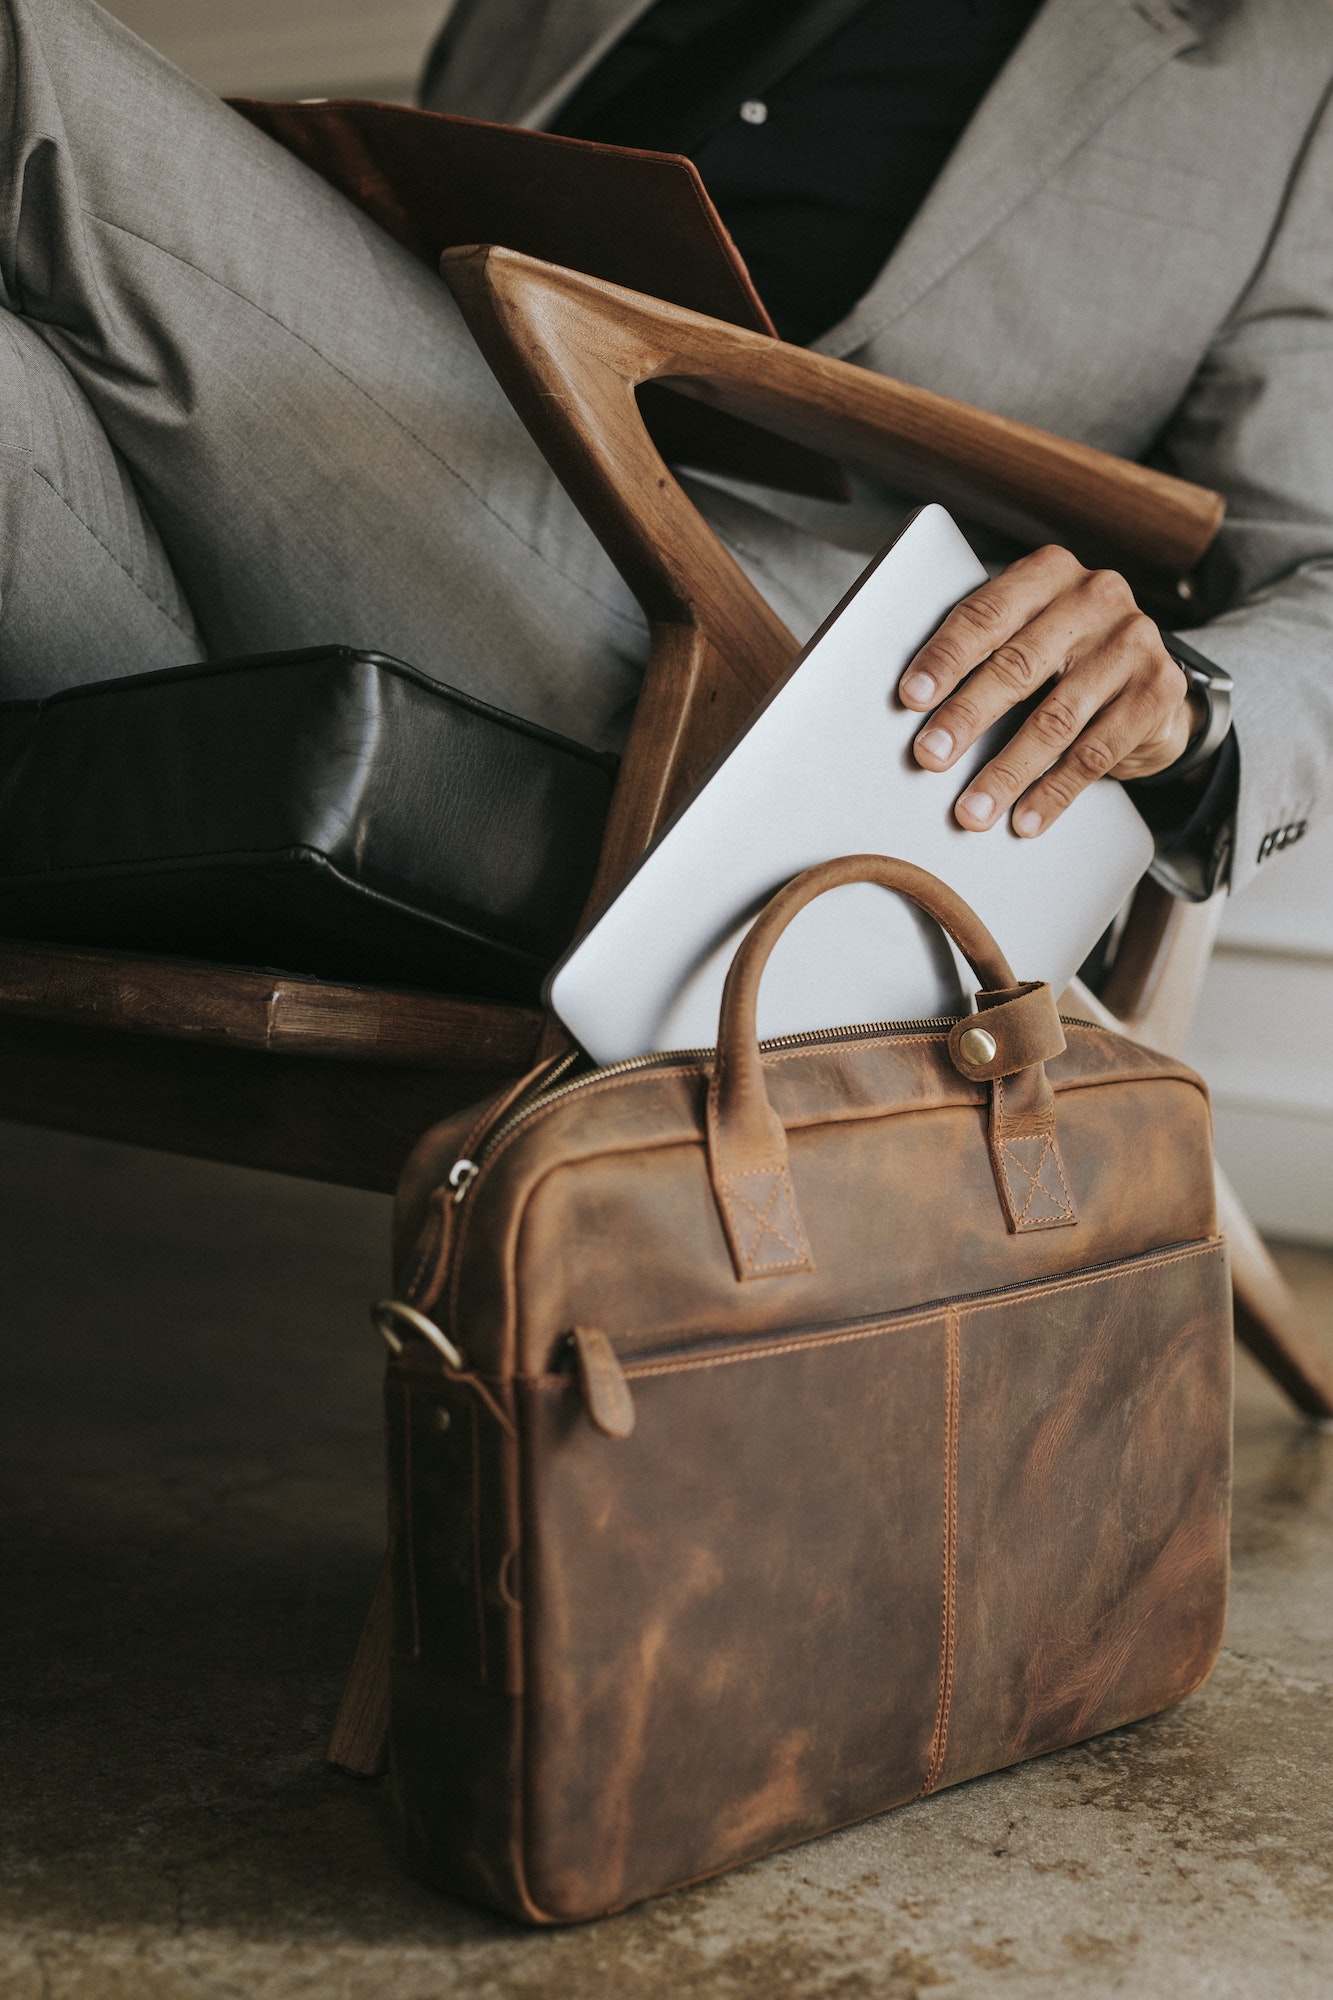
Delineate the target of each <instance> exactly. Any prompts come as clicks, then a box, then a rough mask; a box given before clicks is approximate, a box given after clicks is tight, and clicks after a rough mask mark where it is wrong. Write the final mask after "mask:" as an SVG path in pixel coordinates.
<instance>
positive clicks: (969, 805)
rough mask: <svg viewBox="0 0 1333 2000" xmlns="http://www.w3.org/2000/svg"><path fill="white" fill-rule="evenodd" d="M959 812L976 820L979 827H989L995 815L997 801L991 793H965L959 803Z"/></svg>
mask: <svg viewBox="0 0 1333 2000" xmlns="http://www.w3.org/2000/svg"><path fill="white" fill-rule="evenodd" d="M958 810H959V812H964V813H966V814H967V816H968V818H969V819H974V820H975V821H976V822H977V825H978V826H989V825H990V822H991V820H992V818H993V817H994V814H995V801H994V799H993V798H992V797H991V795H990V793H989V792H965V793H964V794H963V796H962V798H961V799H959V801H958Z"/></svg>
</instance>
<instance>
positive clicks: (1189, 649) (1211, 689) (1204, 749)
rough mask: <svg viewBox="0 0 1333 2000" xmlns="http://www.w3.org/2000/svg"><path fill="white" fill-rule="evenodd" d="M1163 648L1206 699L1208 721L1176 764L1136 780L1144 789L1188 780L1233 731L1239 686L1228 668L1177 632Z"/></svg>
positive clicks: (1167, 634)
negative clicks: (1233, 702)
mask: <svg viewBox="0 0 1333 2000" xmlns="http://www.w3.org/2000/svg"><path fill="white" fill-rule="evenodd" d="M1157 629H1158V631H1159V632H1160V631H1161V629H1162V628H1161V627H1160V625H1159V626H1158V628H1157ZM1162 644H1163V645H1164V646H1165V647H1166V650H1167V652H1168V653H1169V654H1170V655H1171V657H1172V659H1173V660H1174V661H1175V663H1176V665H1177V666H1178V667H1179V668H1180V671H1181V673H1182V674H1184V676H1185V679H1186V680H1187V681H1188V682H1189V685H1190V686H1191V688H1193V689H1194V690H1195V692H1196V693H1197V694H1199V695H1201V696H1202V697H1203V706H1204V717H1203V721H1202V723H1201V724H1200V725H1199V727H1198V728H1197V729H1196V730H1195V732H1194V734H1193V736H1191V737H1190V740H1189V742H1188V743H1187V744H1186V745H1185V748H1184V749H1183V750H1182V751H1181V753H1180V755H1179V757H1177V759H1176V761H1175V763H1174V764H1168V765H1167V767H1166V769H1165V770H1164V771H1155V772H1154V773H1153V775H1152V776H1151V777H1150V778H1138V779H1136V780H1135V783H1136V784H1140V785H1165V784H1174V783H1175V781H1176V779H1177V778H1184V777H1188V775H1189V773H1190V772H1191V771H1197V770H1198V769H1199V767H1200V765H1201V764H1206V763H1207V762H1208V759H1209V758H1210V757H1212V756H1214V755H1215V754H1216V752H1217V751H1218V750H1220V749H1221V747H1222V745H1223V744H1224V743H1225V741H1226V739H1227V735H1228V732H1229V731H1230V728H1231V695H1232V691H1233V689H1234V688H1235V685H1236V684H1235V682H1234V681H1233V680H1232V678H1231V675H1230V674H1229V673H1228V672H1227V671H1226V668H1225V667H1219V666H1215V665H1214V664H1213V662H1212V661H1211V660H1206V659H1205V658H1204V656H1203V654H1202V653H1197V652H1196V651H1195V650H1194V648H1193V646H1188V645H1186V643H1185V641H1184V640H1183V639H1180V638H1178V637H1177V636H1176V634H1175V633H1174V632H1162Z"/></svg>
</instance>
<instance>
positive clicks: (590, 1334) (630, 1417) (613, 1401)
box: [563, 1242, 1193, 1438]
mask: <svg viewBox="0 0 1333 2000" xmlns="http://www.w3.org/2000/svg"><path fill="white" fill-rule="evenodd" d="M1191 1248H1193V1245H1192V1244H1190V1243H1188V1242H1183V1243H1166V1244H1160V1245H1158V1246H1157V1247H1156V1248H1155V1249H1152V1250H1140V1251H1137V1252H1136V1253H1135V1254H1134V1255H1133V1256H1129V1257H1103V1258H1100V1259H1099V1260H1098V1262H1097V1263H1095V1264H1085V1265H1082V1266H1079V1267H1076V1268H1075V1269H1073V1270H1070V1271H1050V1272H1047V1274H1046V1275H1045V1277H1041V1278H1031V1277H1029V1278H1015V1279H1011V1280H1010V1282H1009V1283H1008V1284H1005V1285H981V1286H979V1287H978V1288H977V1289H976V1290H975V1291H971V1292H952V1293H950V1294H949V1295H948V1296H947V1297H944V1298H938V1299H926V1300H924V1301H923V1302H922V1303H921V1304H920V1305H916V1306H900V1307H898V1308H897V1309H896V1310H895V1311H892V1312H886V1313H857V1314H855V1315H853V1316H852V1317H850V1318H847V1319H831V1320H811V1321H807V1322H805V1323H804V1324H802V1325H799V1326H786V1327H775V1328H773V1329H772V1330H771V1331H768V1332H764V1333H754V1334H750V1335H748V1336H747V1335H745V1334H740V1335H731V1336H727V1335H722V1336H719V1337H715V1338H714V1339H711V1340H710V1339H709V1338H707V1337H706V1336H705V1337H703V1338H700V1337H699V1335H697V1334H695V1335H692V1336H687V1337H686V1338H685V1339H684V1340H674V1341H664V1342H663V1343H662V1345H661V1346H659V1347H644V1348H638V1349H636V1350H635V1351H633V1352H632V1353H630V1354H627V1355H621V1354H620V1352H619V1351H618V1349H617V1348H616V1346H615V1343H614V1341H613V1340H612V1338H611V1336H610V1335H609V1334H607V1333H604V1332H603V1331H602V1329H601V1328H600V1327H575V1328H574V1330H573V1332H572V1333H569V1334H567V1335H566V1336H565V1339H564V1342H563V1347H564V1351H565V1353H566V1354H567V1355H568V1357H569V1359H570V1362H571V1363H572V1368H573V1374H574V1379H575V1381H576V1383H577V1385H578V1389H579V1394H580V1398H581V1400H582V1402H583V1406H584V1408H585V1410H586V1411H587V1413H588V1416H589V1418H590V1419H591V1421H592V1423H593V1425H594V1426H595V1427H596V1429H598V1430H599V1431H601V1432H602V1433H603V1435H604V1436H606V1437H610V1438H627V1437H629V1436H630V1435H631V1434H632V1432H633V1430H634V1425H635V1416H636V1412H635V1406H634V1388H633V1384H634V1378H635V1376H636V1374H638V1373H639V1372H640V1371H642V1370H648V1371H649V1372H652V1371H653V1370H654V1368H655V1365H656V1364H660V1363H661V1362H664V1361H676V1360H679V1358H680V1357H681V1356H683V1355H689V1354H698V1353H699V1352H700V1350H701V1349H704V1350H707V1349H712V1350H714V1351H715V1352H716V1353H717V1355H718V1356H719V1357H720V1358H726V1359H729V1360H730V1359H742V1358H743V1357H744V1356H745V1354H746V1352H747V1350H753V1349H757V1348H763V1349H772V1348H773V1347H775V1346H776V1347H779V1348H787V1347H795V1346H797V1345H798V1344H800V1343H801V1342H803V1341H807V1340H811V1341H819V1340H821V1339H827V1338H829V1337H833V1338H835V1339H836V1337H837V1336H838V1335H839V1334H847V1333H855V1332H858V1331H860V1330H861V1329H866V1330H870V1329H873V1328H875V1327H881V1326H882V1327H884V1328H885V1329H886V1330H888V1329H889V1328H891V1327H892V1324H893V1322H894V1321H895V1320H897V1319H903V1320H908V1319H911V1320H917V1319H920V1318H921V1317H922V1316H923V1315H927V1316H929V1315H932V1314H938V1313H944V1312H949V1311H951V1310H952V1309H954V1308H956V1307H959V1306H971V1305H977V1304H978V1303H979V1302H980V1301H981V1300H982V1299H999V1298H1004V1297H1005V1296H1006V1295H1007V1294H1010V1293H1012V1294H1014V1295H1015V1296H1017V1295H1018V1294H1020V1293H1023V1292H1033V1291H1040V1290H1041V1289H1042V1288H1043V1287H1044V1286H1046V1285H1049V1284H1053V1283H1059V1282H1060V1281H1061V1280H1065V1279H1076V1280H1078V1281H1080V1282H1082V1281H1084V1280H1086V1279H1089V1278H1098V1277H1102V1276H1104V1275H1105V1274H1106V1273H1107V1272H1110V1271H1128V1270H1132V1269H1133V1267H1134V1266H1135V1265H1136V1264H1144V1263H1149V1262H1151V1261H1152V1260H1153V1259H1155V1258H1161V1257H1169V1256H1171V1255H1172V1254H1173V1252H1180V1251H1186V1250H1189V1249H1191Z"/></svg>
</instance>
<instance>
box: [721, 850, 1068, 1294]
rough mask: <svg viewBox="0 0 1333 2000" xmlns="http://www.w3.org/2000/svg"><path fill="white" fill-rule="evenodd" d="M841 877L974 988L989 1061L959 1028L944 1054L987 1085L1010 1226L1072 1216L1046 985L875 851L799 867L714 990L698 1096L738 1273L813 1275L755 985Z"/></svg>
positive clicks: (942, 896) (918, 871) (955, 907)
mask: <svg viewBox="0 0 1333 2000" xmlns="http://www.w3.org/2000/svg"><path fill="white" fill-rule="evenodd" d="M851 882H876V883H878V884H879V885H880V886H881V887H882V888H885V889H891V890H894V891H895V892H896V893H897V894H899V895H902V896H906V897H907V898H908V899H909V900H910V901H911V902H913V903H915V904H916V905H917V907H918V909H921V910H924V911H925V912H926V914H927V916H930V917H933V918H934V920H935V922H936V923H937V924H939V926H940V928H941V929H942V930H943V931H944V932H945V933H946V934H947V936H949V937H950V938H952V940H953V942H954V943H955V944H956V945H957V947H958V949H959V951H960V952H961V953H962V954H963V957H964V958H965V959H966V960H967V962H968V964H969V965H970V966H971V968H972V970H973V972H974V973H975V974H976V976H977V979H978V981H979V982H980V986H981V989H982V990H981V991H980V993H979V994H978V1010H979V1012H978V1015H975V1016H972V1017H970V1018H971V1020H972V1021H976V1020H977V1019H978V1018H981V1017H983V1016H984V1017H985V1018H988V1019H989V1020H992V1021H993V1022H994V1024H995V1027H996V1029H997V1030H998V1031H999V1032H998V1033H997V1034H996V1036H995V1037H994V1040H995V1041H996V1043H997V1045H998V1046H997V1051H996V1059H995V1061H994V1063H993V1064H992V1063H990V1062H987V1063H985V1064H984V1065H983V1064H970V1063H968V1062H967V1061H966V1058H965V1056H964V1057H963V1058H962V1059H960V1055H959V1051H958V1030H955V1033H954V1036H953V1037H952V1038H951V1041H950V1054H951V1057H952V1058H953V1060H954V1062H955V1065H956V1067H957V1068H958V1069H959V1070H960V1072H961V1073H962V1074H963V1075H965V1076H968V1077H969V1078H970V1079H971V1080H975V1081H978V1082H987V1083H989V1084H990V1087H991V1117H990V1150H991V1158H992V1164H993V1167H994V1171H995V1180H996V1187H997V1190H998V1192H999V1195H1000V1203H1001V1207H1002V1209H1003V1212H1004V1215H1005V1218H1006V1220H1007V1222H1008V1225H1009V1227H1010V1229H1012V1230H1015V1231H1017V1230H1023V1229H1031V1228H1039V1227H1040V1228H1050V1227H1052V1226H1055V1225H1057V1224H1059V1223H1065V1222H1073V1221H1074V1220H1075V1219H1076V1217H1075V1215H1074V1208H1073V1202H1072V1198H1071V1197H1070V1195H1069V1189H1068V1184H1067V1181H1066V1178H1065V1175H1064V1170H1063V1166H1062V1163H1061V1161H1060V1156H1059V1152H1058V1150H1057V1148H1056V1144H1055V1111H1054V1100H1053V1097H1052V1094H1051V1088H1050V1084H1049V1082H1048V1081H1047V1078H1046V1072H1045V1068H1044V1062H1045V1060H1046V1058H1047V1057H1048V1056H1051V1055H1056V1054H1058V1053H1059V1052H1060V1050H1061V1049H1062V1048H1063V1047H1064V1035H1063V1031H1062V1030H1061V1028H1060V1023H1059V1017H1058V1015H1057V1014H1056V1012H1055V1003H1054V1000H1053V999H1052V997H1051V992H1050V988H1049V986H1045V985H1038V984H1027V985H1023V986H1020V985H1018V983H1017V982H1016V981H1015V979H1014V975H1013V972H1012V971H1011V969H1010V966H1009V962H1008V960H1007V959H1006V958H1005V955H1004V953H1003V952H1002V951H1001V950H1000V947H999V945H998V944H997V943H996V942H995V939H994V938H993V937H992V936H991V934H990V932H989V931H988V930H987V928H986V926H985V924H983V923H982V921H981V919H980V917H978V916H977V914H976V912H975V911H974V910H972V909H971V908H970V907H969V906H968V904H966V903H965V902H964V901H963V899H962V897H961V896H959V895H956V894H955V893H954V891H953V890H952V889H951V888H949V886H948V884H947V883H945V882H941V881H940V879H939V877H938V876H936V875H931V874H930V873H929V872H928V871H927V870H926V869H924V868H918V867H916V866H915V864H914V863H912V862H910V861H898V860H895V859H893V858H892V857H890V856H888V855H882V854H850V855H846V856H844V857H842V858H841V859H839V860H836V861H825V862H822V863H821V864H820V865H819V866H818V867H815V868H807V869H806V870H805V871H804V873H803V874H800V875H797V876H796V877H795V878H794V879H793V880H792V881H791V882H789V883H788V884H787V886H786V887H785V888H784V889H780V890H779V891H778V893H777V894H776V895H775V896H774V897H773V898H772V899H771V901H770V902H769V903H768V904H767V905H766V906H765V908H764V909H763V910H762V911H761V912H760V914H759V916H758V917H757V918H756V920H755V922H754V924H753V925H752V926H751V928H750V930H749V932H748V933H747V935H746V937H745V939H744V940H743V942H742V943H741V946H740V948H739V950H738V951H737V953H736V956H735V958H734V959H733V960H732V963H731V970H730V971H729V973H728V974H727V982H726V985H725V987H724V988H723V993H722V1008H721V1016H720V1019H719V1022H718V1042H717V1059H716V1062H715V1063H714V1066H713V1076H712V1080H711V1083H710V1086H709V1091H708V1111H707V1117H708V1157H709V1172H710V1175H711V1178H712V1183H713V1192H714V1195H715V1197H716V1200H717V1204H718V1210H719V1213H720V1215H721V1217H722V1221H723V1225H724V1227H725V1229H726V1232H727V1238H728V1241H729V1243H730V1245H731V1252H732V1258H733V1261H734V1263H735V1266H736V1273H737V1276H738V1277H740V1278H757V1277H766V1276H769V1275H773V1274H777V1273H780V1272H796V1271H810V1270H813V1269H814V1260H813V1258H812V1257H811V1254H810V1247H809V1244H808V1242H807V1240H806V1235H805V1229H804V1226H803V1224H802V1222H801V1217H800V1212H799V1210H798V1209H797V1206H796V1196H795V1191H794V1189H793V1187H792V1181H791V1167H790V1161H789V1159H788V1151H787V1134H786V1132H785V1130H784V1129H783V1125H782V1121H781V1119H780V1118H779V1117H778V1115H777V1113H776V1112H775V1111H774V1109H773V1107H772V1105H771V1104H770V1103H769V1100H768V1088H767V1084H766V1082H765V1079H764V1065H763V1059H762V1057H761V1056H760V1053H759V1029H758V1007H759V985H760V981H761V980H762V978H763V976H764V968H765V966H766V965H767V964H768V960H769V957H770V955H771V953H772V951H773V948H774V946H775V945H776V943H777V941H778V939H779V938H780V937H781V936H782V933H783V932H784V931H785V930H786V928H787V926H788V924H790V923H791V921H792V920H793V918H794V917H796V916H798V915H799V913H800V912H801V911H802V910H803V909H804V908H805V907H806V905H807V903H811V902H813V901H814V899H815V897H816V896H822V895H823V894H824V893H825V892H826V891H827V890H829V889H839V888H842V887H843V886H844V885H846V884H847V883H851ZM1052 1024H1053V1025H1052ZM965 1025H966V1024H965V1023H960V1024H959V1026H960V1028H962V1027H964V1026H965ZM1010 1058H1013V1059H1012V1060H1011V1059H1010ZM1015 1072H1017V1073H1018V1074H1017V1081H1016V1083H1014V1082H1011V1084H1010V1086H1009V1091H1008V1095H1007V1097H1006V1091H1005V1085H1004V1081H1003V1079H1004V1077H1005V1075H1006V1074H1007V1075H1009V1076H1010V1077H1014V1075H1015ZM1053 1190H1054V1192H1053Z"/></svg>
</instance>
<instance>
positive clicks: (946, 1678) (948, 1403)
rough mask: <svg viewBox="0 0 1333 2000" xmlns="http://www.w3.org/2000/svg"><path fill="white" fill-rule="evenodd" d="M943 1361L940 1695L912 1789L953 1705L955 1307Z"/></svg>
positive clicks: (931, 1771) (937, 1757) (943, 1745)
mask: <svg viewBox="0 0 1333 2000" xmlns="http://www.w3.org/2000/svg"><path fill="white" fill-rule="evenodd" d="M945 1333H946V1339H945V1360H944V1523H943V1536H942V1539H943V1549H942V1554H941V1576H940V1695H939V1704H938V1706H937V1708H936V1710H935V1733H934V1735H933V1737H932V1738H931V1745H930V1763H929V1764H928V1766H927V1767H926V1781H925V1783H924V1784H923V1785H922V1787H921V1790H920V1791H919V1792H918V1793H917V1797H918V1798H924V1797H925V1796H926V1793H927V1792H933V1791H934V1789H935V1787H936V1785H938V1783H939V1781H940V1777H941V1774H942V1773H943V1770H944V1757H945V1752H946V1750H947V1748H948V1743H949V1711H950V1709H951V1708H952V1706H953V1676H954V1653H955V1644H956V1638H957V1631H958V1416H959V1408H958V1406H959V1397H960V1391H961V1375H962V1357H961V1354H960V1351H959V1350H960V1323H959V1317H958V1312H957V1309H956V1308H952V1307H951V1308H950V1310H949V1312H948V1313H947V1314H946V1316H945Z"/></svg>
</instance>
